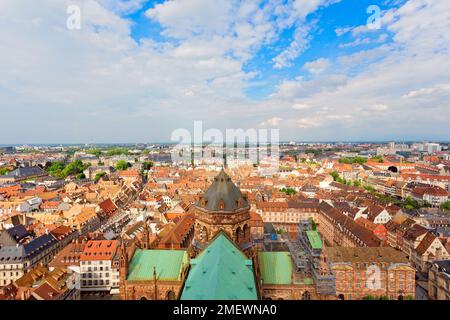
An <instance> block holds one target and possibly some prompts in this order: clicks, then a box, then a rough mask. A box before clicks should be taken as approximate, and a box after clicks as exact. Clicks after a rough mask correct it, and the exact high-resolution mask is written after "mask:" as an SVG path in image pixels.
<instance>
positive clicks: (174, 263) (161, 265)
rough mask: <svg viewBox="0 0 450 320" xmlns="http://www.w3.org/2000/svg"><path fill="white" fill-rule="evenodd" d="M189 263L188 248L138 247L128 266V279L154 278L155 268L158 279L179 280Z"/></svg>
mask: <svg viewBox="0 0 450 320" xmlns="http://www.w3.org/2000/svg"><path fill="white" fill-rule="evenodd" d="M187 264H188V255H187V252H186V250H143V249H137V250H136V251H135V253H134V255H133V258H132V259H131V261H130V264H129V266H128V275H127V280H130V281H140V280H153V270H154V268H155V270H156V277H157V279H158V280H166V281H177V280H180V279H181V274H182V271H183V268H184V267H186V266H187Z"/></svg>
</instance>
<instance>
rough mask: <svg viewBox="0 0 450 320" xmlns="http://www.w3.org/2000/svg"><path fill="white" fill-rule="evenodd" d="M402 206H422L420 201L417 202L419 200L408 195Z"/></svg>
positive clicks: (406, 207)
mask: <svg viewBox="0 0 450 320" xmlns="http://www.w3.org/2000/svg"><path fill="white" fill-rule="evenodd" d="M402 206H403V208H405V209H419V208H420V204H419V202H417V200H414V199H413V198H411V197H406V198H405V200H404V201H403V205H402Z"/></svg>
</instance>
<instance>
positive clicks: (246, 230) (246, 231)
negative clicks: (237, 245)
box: [242, 224, 250, 241]
mask: <svg viewBox="0 0 450 320" xmlns="http://www.w3.org/2000/svg"><path fill="white" fill-rule="evenodd" d="M242 230H243V232H242V233H243V235H242V238H243V240H244V241H249V240H250V227H249V226H248V224H245V225H244V228H243V229H242Z"/></svg>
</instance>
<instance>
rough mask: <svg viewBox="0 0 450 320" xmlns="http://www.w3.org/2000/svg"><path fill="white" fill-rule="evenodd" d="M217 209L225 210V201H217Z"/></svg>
mask: <svg viewBox="0 0 450 320" xmlns="http://www.w3.org/2000/svg"><path fill="white" fill-rule="evenodd" d="M219 210H225V202H224V201H223V200H220V201H219Z"/></svg>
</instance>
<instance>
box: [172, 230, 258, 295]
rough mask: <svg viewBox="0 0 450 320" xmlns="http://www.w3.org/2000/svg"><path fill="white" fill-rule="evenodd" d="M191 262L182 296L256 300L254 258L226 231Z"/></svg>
mask: <svg viewBox="0 0 450 320" xmlns="http://www.w3.org/2000/svg"><path fill="white" fill-rule="evenodd" d="M191 262H193V263H191V269H190V271H189V275H188V277H187V279H186V282H185V285H184V289H183V292H182V294H181V300H257V298H258V296H257V292H256V285H255V279H254V275H253V264H252V261H251V260H249V259H247V257H246V256H245V255H244V254H243V253H242V252H241V251H240V250H239V248H237V247H236V246H235V245H234V244H233V243H232V242H231V241H230V240H229V239H228V238H227V237H226V236H225V235H224V234H223V233H220V234H219V235H218V236H217V237H216V238H215V239H214V240H213V241H212V242H211V243H210V244H209V245H208V246H207V247H206V248H205V249H204V250H203V251H202V252H201V253H200V254H199V255H198V256H197V258H195V259H192V260H191Z"/></svg>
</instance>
